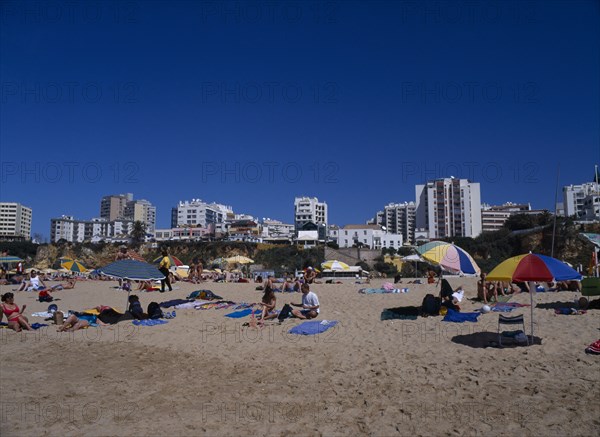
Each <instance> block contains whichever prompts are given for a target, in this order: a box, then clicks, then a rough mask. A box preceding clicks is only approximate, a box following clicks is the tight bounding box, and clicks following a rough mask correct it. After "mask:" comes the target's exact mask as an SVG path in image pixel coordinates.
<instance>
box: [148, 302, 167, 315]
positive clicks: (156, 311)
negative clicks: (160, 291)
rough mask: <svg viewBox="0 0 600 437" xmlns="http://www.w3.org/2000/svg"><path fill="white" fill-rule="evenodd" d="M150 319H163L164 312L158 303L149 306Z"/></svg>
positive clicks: (151, 303)
mask: <svg viewBox="0 0 600 437" xmlns="http://www.w3.org/2000/svg"><path fill="white" fill-rule="evenodd" d="M148 318H149V319H162V318H163V312H162V310H161V309H160V305H159V304H158V303H156V302H150V304H148Z"/></svg>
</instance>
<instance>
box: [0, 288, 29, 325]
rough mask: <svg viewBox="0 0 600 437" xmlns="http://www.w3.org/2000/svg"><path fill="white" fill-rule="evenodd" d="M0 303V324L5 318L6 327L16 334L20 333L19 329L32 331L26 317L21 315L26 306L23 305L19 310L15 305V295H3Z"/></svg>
mask: <svg viewBox="0 0 600 437" xmlns="http://www.w3.org/2000/svg"><path fill="white" fill-rule="evenodd" d="M1 301H2V303H1V304H0V309H1V310H2V312H0V322H1V321H2V318H3V317H4V316H6V319H7V320H8V327H9V328H10V329H12V330H14V331H16V332H21V328H23V329H26V330H27V331H33V328H32V327H31V325H30V324H29V320H28V319H27V317H25V316H24V315H23V311H25V308H27V305H23V308H22V309H21V310H19V307H18V306H17V305H16V304H15V295H14V294H13V293H5V294H3V295H2V298H1Z"/></svg>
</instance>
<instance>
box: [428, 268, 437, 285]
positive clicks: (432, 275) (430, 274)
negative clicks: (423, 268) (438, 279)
mask: <svg viewBox="0 0 600 437" xmlns="http://www.w3.org/2000/svg"><path fill="white" fill-rule="evenodd" d="M427 283H428V284H434V283H435V272H434V271H433V269H429V270H427Z"/></svg>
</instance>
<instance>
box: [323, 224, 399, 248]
mask: <svg viewBox="0 0 600 437" xmlns="http://www.w3.org/2000/svg"><path fill="white" fill-rule="evenodd" d="M336 234H337V240H336V241H337V244H338V246H339V247H340V248H342V247H352V246H354V245H355V244H359V243H360V244H362V245H363V247H368V248H370V249H376V250H380V249H383V248H384V247H388V248H389V247H393V248H394V249H398V248H400V247H402V242H403V239H402V235H401V234H392V233H390V232H387V231H385V230H383V229H382V228H381V226H380V225H346V226H344V227H343V228H341V229H338V230H336ZM329 235H330V237H331V238H333V234H332V233H330V234H329Z"/></svg>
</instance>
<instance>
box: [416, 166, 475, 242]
mask: <svg viewBox="0 0 600 437" xmlns="http://www.w3.org/2000/svg"><path fill="white" fill-rule="evenodd" d="M415 194H416V226H415V227H416V228H417V229H424V230H425V232H426V234H427V235H428V238H430V239H431V238H446V237H477V236H478V235H479V234H481V231H482V226H481V192H480V186H479V183H476V182H469V181H468V180H467V179H456V178H443V179H436V180H434V181H429V182H427V183H426V184H423V185H416V186H415Z"/></svg>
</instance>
